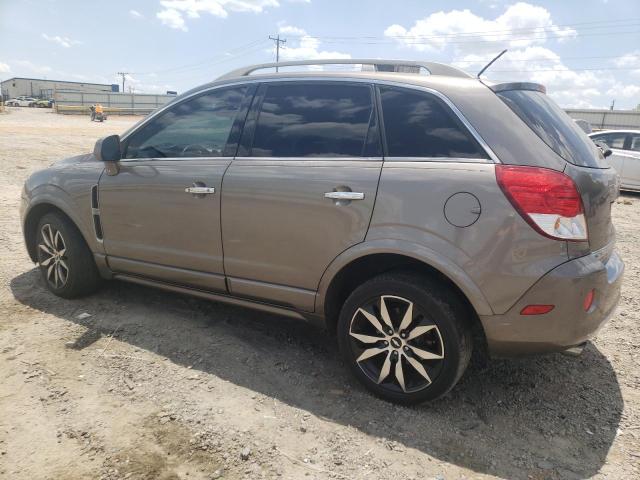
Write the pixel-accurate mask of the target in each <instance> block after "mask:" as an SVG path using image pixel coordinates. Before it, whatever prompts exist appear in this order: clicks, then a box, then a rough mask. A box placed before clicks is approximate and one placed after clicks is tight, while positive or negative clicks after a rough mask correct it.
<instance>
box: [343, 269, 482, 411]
mask: <svg viewBox="0 0 640 480" xmlns="http://www.w3.org/2000/svg"><path fill="white" fill-rule="evenodd" d="M467 316H468V313H467V310H466V308H465V307H464V305H463V303H462V301H461V300H460V299H459V298H458V297H457V296H456V295H455V294H453V292H451V291H450V290H449V289H447V288H446V287H443V286H441V285H439V284H438V283H437V282H435V281H434V280H432V279H431V278H429V277H425V276H420V275H415V274H411V273H390V274H383V275H380V276H378V277H375V278H373V279H371V280H369V281H367V282H366V283H364V284H362V285H361V286H360V287H358V288H356V289H355V290H354V291H353V292H352V293H351V295H350V296H349V298H347V301H346V302H345V303H344V305H343V307H342V310H341V312H340V318H339V321H338V343H339V347H340V351H341V353H342V356H343V357H344V359H345V361H346V362H347V364H348V365H349V368H350V369H351V371H352V372H353V373H354V375H355V376H356V378H357V379H358V380H359V381H360V382H361V383H362V384H363V385H364V386H365V387H366V388H367V389H368V390H370V391H371V392H373V393H374V394H375V395H377V396H379V397H381V398H383V399H385V400H389V401H392V402H395V403H401V404H405V405H411V404H416V403H420V402H424V401H427V400H434V399H436V398H438V397H440V396H442V395H444V394H445V393H447V392H448V391H449V390H451V389H452V388H453V387H454V386H455V384H456V383H457V382H458V380H459V379H460V377H461V376H462V374H463V373H464V371H465V369H466V368H467V365H468V364H469V360H470V358H471V352H472V337H471V331H470V328H469V326H468V322H467V321H466V320H467ZM398 364H400V365H399V366H398Z"/></svg>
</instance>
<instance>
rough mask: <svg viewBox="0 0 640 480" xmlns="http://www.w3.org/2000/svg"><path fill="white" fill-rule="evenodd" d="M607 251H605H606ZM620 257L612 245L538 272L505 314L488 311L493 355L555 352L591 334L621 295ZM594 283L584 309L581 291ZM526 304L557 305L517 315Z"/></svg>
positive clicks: (487, 327) (487, 329) (486, 324)
mask: <svg viewBox="0 0 640 480" xmlns="http://www.w3.org/2000/svg"><path fill="white" fill-rule="evenodd" d="M607 253H608V252H607ZM623 272H624V263H623V262H622V259H621V258H620V257H619V256H618V254H617V253H616V252H615V251H612V252H611V254H610V255H607V256H606V258H605V255H604V254H603V252H602V251H600V252H595V253H592V254H590V255H587V256H585V257H580V258H577V259H575V260H571V261H569V262H566V263H563V264H562V265H560V266H558V267H557V268H555V269H553V270H551V271H550V272H549V273H547V274H546V275H545V276H544V277H542V278H541V279H540V280H539V281H538V282H537V283H536V284H535V285H534V286H533V287H531V288H530V289H529V291H527V293H525V294H524V295H523V296H522V298H520V300H518V302H517V303H516V304H515V305H514V306H513V307H512V308H511V309H510V310H509V311H508V312H506V313H505V314H503V315H486V316H481V317H480V319H481V321H482V324H483V326H484V330H485V335H486V338H487V343H488V347H489V351H490V353H491V355H492V356H498V357H500V356H515V355H527V354H534V353H547V352H559V351H564V350H567V349H570V348H572V347H575V346H578V345H580V344H582V343H584V342H585V341H586V340H588V339H589V338H590V337H592V336H593V335H594V334H595V333H596V332H597V331H598V329H599V328H600V327H601V326H602V325H603V324H604V323H605V322H606V321H607V320H608V319H609V317H610V316H611V315H612V314H613V313H614V311H615V309H616V306H617V305H618V301H619V299H620V288H621V284H622V276H623ZM591 289H595V296H594V301H593V304H592V306H591V308H590V309H589V310H588V311H586V312H585V311H584V308H583V303H584V299H585V296H586V295H587V294H588V293H589V291H590V290H591ZM527 305H555V308H554V309H553V310H552V311H550V312H549V313H547V314H544V315H520V311H521V310H522V309H523V308H524V307H525V306H527Z"/></svg>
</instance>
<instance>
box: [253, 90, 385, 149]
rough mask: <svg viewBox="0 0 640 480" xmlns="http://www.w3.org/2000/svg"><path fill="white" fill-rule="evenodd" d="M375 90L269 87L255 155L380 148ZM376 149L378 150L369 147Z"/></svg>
mask: <svg viewBox="0 0 640 480" xmlns="http://www.w3.org/2000/svg"><path fill="white" fill-rule="evenodd" d="M374 117H375V110H374V109H373V102H372V89H371V87H369V86H367V85H342V84H279V85H269V86H268V87H267V88H266V92H265V94H264V100H263V102H262V107H261V109H260V114H259V116H258V121H257V124H256V130H255V133H254V137H253V147H252V149H251V155H252V156H256V157H344V156H348V157H360V156H374V155H376V154H378V155H379V153H378V152H377V150H378V141H377V135H376V133H377V128H371V131H372V133H371V135H369V130H370V129H369V126H370V124H373V122H374V120H375V119H374ZM371 147H373V152H371V151H370V149H371Z"/></svg>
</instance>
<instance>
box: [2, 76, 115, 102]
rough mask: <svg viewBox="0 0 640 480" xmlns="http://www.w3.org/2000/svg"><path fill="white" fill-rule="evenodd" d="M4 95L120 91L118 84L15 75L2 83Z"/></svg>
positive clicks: (48, 94)
mask: <svg viewBox="0 0 640 480" xmlns="http://www.w3.org/2000/svg"><path fill="white" fill-rule="evenodd" d="M0 89H1V92H2V96H3V98H4V99H5V100H7V99H9V98H15V97H18V96H20V95H26V96H28V97H34V98H46V99H51V98H53V96H54V94H55V92H56V90H65V91H74V92H83V93H96V92H118V91H119V90H120V89H119V85H118V84H104V83H87V82H67V81H64V80H45V79H42V78H23V77H14V78H10V79H8V80H5V81H3V82H2V83H0Z"/></svg>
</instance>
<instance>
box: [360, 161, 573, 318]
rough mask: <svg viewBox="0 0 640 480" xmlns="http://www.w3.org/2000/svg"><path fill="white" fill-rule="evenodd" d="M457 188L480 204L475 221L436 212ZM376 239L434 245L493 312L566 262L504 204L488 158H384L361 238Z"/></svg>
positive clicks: (560, 247)
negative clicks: (456, 221)
mask: <svg viewBox="0 0 640 480" xmlns="http://www.w3.org/2000/svg"><path fill="white" fill-rule="evenodd" d="M458 192H468V193H471V194H473V195H474V196H475V197H477V199H478V200H479V202H480V204H481V213H480V216H479V218H478V220H477V221H476V222H475V223H474V224H472V225H470V226H468V227H464V228H461V227H456V226H454V225H452V224H451V223H449V222H448V221H447V219H446V218H445V215H444V205H445V202H446V201H447V199H448V198H449V197H451V196H452V195H454V194H455V193H458ZM381 239H397V240H404V241H407V242H411V243H414V244H419V245H425V246H428V247H429V248H430V249H432V250H435V251H436V252H437V253H438V254H439V255H441V256H443V257H444V258H447V259H448V260H449V261H451V262H453V263H454V264H455V265H457V266H458V267H460V268H461V269H462V270H463V271H464V272H466V274H467V275H468V276H469V277H470V278H471V279H472V281H473V282H474V283H475V284H476V285H477V286H478V287H479V289H480V290H481V291H482V292H483V294H484V296H485V297H486V299H487V301H488V303H489V305H490V306H491V308H492V310H493V313H504V312H505V311H507V310H508V309H509V308H510V307H511V306H512V305H513V304H514V303H515V302H516V301H517V300H518V299H519V298H520V297H521V296H522V295H523V294H524V293H525V292H526V291H527V289H529V288H530V287H531V286H532V285H533V284H534V283H535V282H536V281H537V280H538V279H540V277H542V276H543V275H544V274H546V273H547V272H548V271H550V270H551V269H553V268H554V267H556V266H558V265H560V264H561V263H563V262H566V261H567V260H568V257H567V245H566V242H561V241H555V240H551V239H548V238H546V237H543V236H542V235H540V234H538V233H537V232H535V231H534V230H533V229H532V228H531V227H530V226H529V225H528V224H527V223H526V222H525V221H524V220H523V219H522V217H521V216H520V215H519V214H518V213H517V212H516V210H515V209H514V208H513V207H512V205H511V204H510V203H509V201H508V200H507V199H506V197H505V196H504V195H503V193H502V191H501V190H500V188H499V187H498V185H497V182H496V178H495V165H494V164H492V163H451V162H431V161H414V162H391V161H388V162H385V165H384V167H383V169H382V175H381V178H380V185H379V188H378V197H377V199H376V204H375V208H374V212H373V217H372V220H371V225H370V227H369V231H368V233H367V238H366V241H367V242H368V241H375V240H381ZM442 273H444V274H445V275H446V274H447V272H442Z"/></svg>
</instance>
